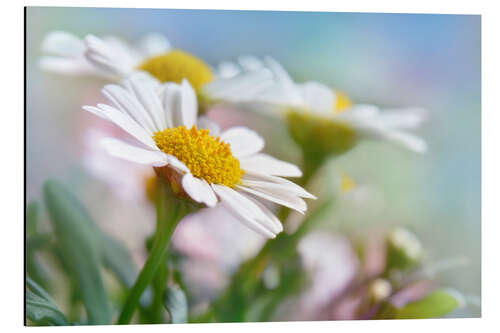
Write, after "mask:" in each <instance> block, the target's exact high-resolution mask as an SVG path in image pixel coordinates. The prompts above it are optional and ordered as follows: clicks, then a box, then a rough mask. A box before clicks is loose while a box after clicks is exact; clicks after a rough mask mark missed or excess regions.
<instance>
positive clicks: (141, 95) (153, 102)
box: [123, 72, 166, 132]
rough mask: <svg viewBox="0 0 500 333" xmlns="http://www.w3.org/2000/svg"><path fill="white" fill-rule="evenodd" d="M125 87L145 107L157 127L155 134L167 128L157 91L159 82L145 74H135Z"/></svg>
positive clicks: (125, 82)
mask: <svg viewBox="0 0 500 333" xmlns="http://www.w3.org/2000/svg"><path fill="white" fill-rule="evenodd" d="M123 84H124V86H126V87H127V88H129V91H131V92H133V93H134V95H135V97H136V98H137V100H138V101H139V103H140V104H141V105H142V106H143V107H144V109H145V110H146V112H147V113H148V115H149V117H150V119H151V120H152V122H153V125H154V126H155V132H158V131H161V130H164V129H165V128H166V124H165V115H164V112H163V107H162V105H161V101H160V98H159V96H158V93H157V91H156V89H155V88H156V87H157V84H158V82H157V81H156V80H155V79H154V78H152V77H151V76H149V75H147V74H146V73H144V72H138V73H134V74H133V75H131V76H129V78H128V79H127V80H125V81H124V83H123Z"/></svg>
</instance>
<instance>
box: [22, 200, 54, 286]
mask: <svg viewBox="0 0 500 333" xmlns="http://www.w3.org/2000/svg"><path fill="white" fill-rule="evenodd" d="M38 215H39V205H38V203H37V202H35V201H33V202H30V203H29V204H28V207H27V208H26V252H25V255H26V273H27V274H28V275H29V276H31V278H32V279H33V280H34V281H36V282H37V283H38V284H40V285H41V286H43V287H44V288H48V286H49V284H48V281H49V278H48V274H47V272H46V270H45V268H44V267H43V266H42V265H41V263H40V262H39V261H38V260H37V257H36V253H37V252H38V251H39V250H41V249H42V248H44V247H45V246H47V245H48V243H49V241H50V239H51V237H50V235H48V234H43V233H39V232H38V219H39V218H38Z"/></svg>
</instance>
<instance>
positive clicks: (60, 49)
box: [40, 31, 214, 91]
mask: <svg viewBox="0 0 500 333" xmlns="http://www.w3.org/2000/svg"><path fill="white" fill-rule="evenodd" d="M42 51H43V52H45V53H46V54H47V55H45V56H43V57H42V58H41V59H40V66H41V67H42V69H45V70H48V71H54V72H58V73H62V74H73V75H91V76H98V77H104V78H106V79H112V80H117V81H119V80H120V79H123V78H125V77H127V76H128V75H129V74H131V73H132V72H134V71H137V70H142V71H146V72H148V73H149V74H151V75H152V76H153V77H155V78H156V79H158V80H159V81H161V82H167V81H172V82H177V83H181V81H182V80H183V79H187V80H188V81H189V82H190V83H191V85H192V86H193V87H194V88H195V90H196V91H198V90H199V89H200V87H201V86H202V85H204V84H206V83H208V82H211V81H212V80H213V78H214V73H213V71H212V69H211V68H210V66H208V65H207V64H205V63H204V62H203V61H202V60H200V59H199V58H197V57H195V56H194V55H192V54H190V53H188V52H186V51H183V50H179V49H174V48H172V46H171V45H170V43H169V41H168V40H167V39H166V38H165V37H164V36H163V35H161V34H157V33H150V34H147V35H145V36H144V37H143V38H141V39H140V41H139V43H137V44H136V45H134V44H131V43H128V42H126V41H123V40H122V39H120V38H118V37H116V36H105V37H102V38H99V37H97V36H94V35H87V36H86V37H85V38H84V39H81V38H79V37H77V36H75V35H73V34H71V33H68V32H64V31H54V32H51V33H49V34H48V35H47V36H46V38H45V39H44V41H43V42H42Z"/></svg>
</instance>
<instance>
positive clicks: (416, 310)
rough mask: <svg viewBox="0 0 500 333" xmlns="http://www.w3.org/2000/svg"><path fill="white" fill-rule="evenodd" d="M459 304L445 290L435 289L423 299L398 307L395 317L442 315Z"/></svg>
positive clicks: (431, 316)
mask: <svg viewBox="0 0 500 333" xmlns="http://www.w3.org/2000/svg"><path fill="white" fill-rule="evenodd" d="M459 306H460V302H459V301H458V300H457V298H456V297H455V296H453V295H451V294H450V293H448V292H447V291H445V290H437V291H434V292H432V293H430V294H429V295H427V296H426V297H424V298H423V299H421V300H419V301H416V302H412V303H409V304H407V305H405V306H404V307H403V308H401V309H398V310H397V311H396V314H395V318H396V319H423V318H438V317H442V316H444V315H446V314H448V313H450V312H452V311H454V310H455V309H457V308H458V307H459Z"/></svg>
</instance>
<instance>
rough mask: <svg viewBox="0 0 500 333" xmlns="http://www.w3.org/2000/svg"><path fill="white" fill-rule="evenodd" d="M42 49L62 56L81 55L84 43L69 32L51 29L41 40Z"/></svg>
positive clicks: (83, 50)
mask: <svg viewBox="0 0 500 333" xmlns="http://www.w3.org/2000/svg"><path fill="white" fill-rule="evenodd" d="M42 51H43V52H47V53H51V54H54V55H58V56H63V57H83V54H84V53H85V43H84V42H83V40H82V39H81V38H79V37H77V36H75V35H73V34H71V33H69V32H65V31H52V32H49V33H48V34H47V36H46V37H45V38H44V40H43V41H42Z"/></svg>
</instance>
